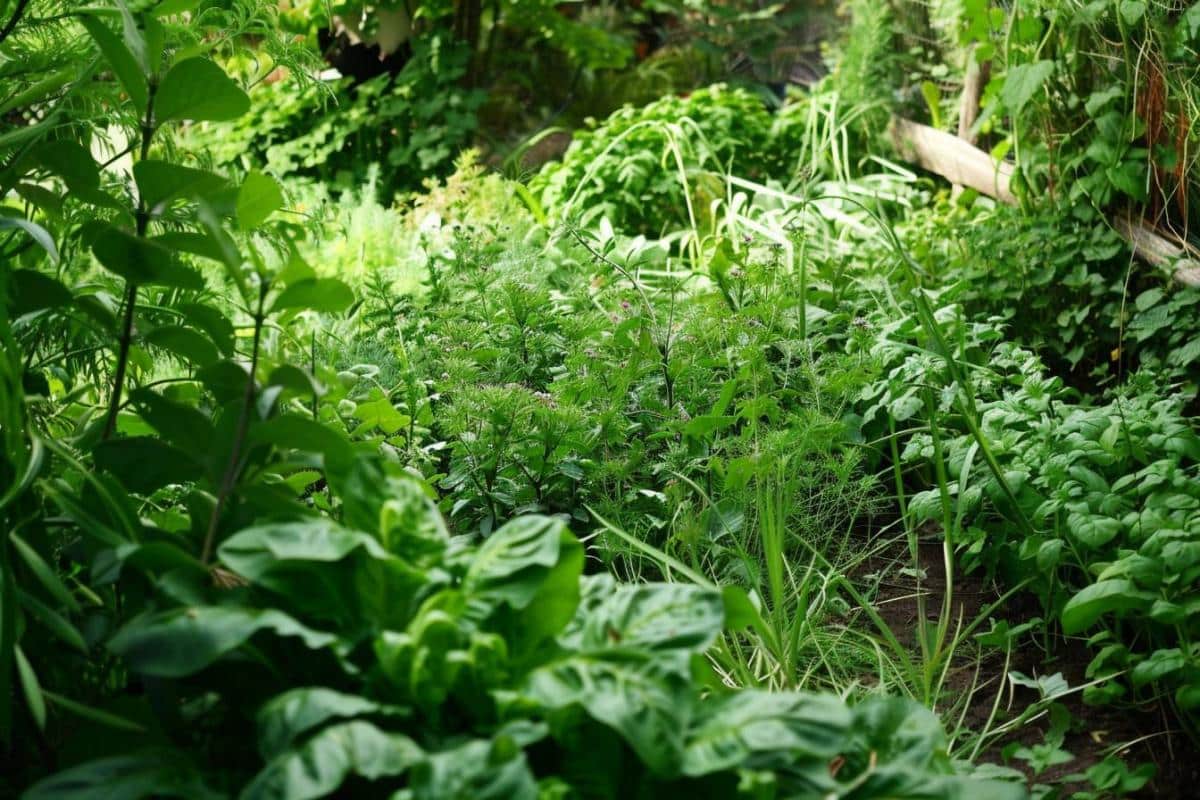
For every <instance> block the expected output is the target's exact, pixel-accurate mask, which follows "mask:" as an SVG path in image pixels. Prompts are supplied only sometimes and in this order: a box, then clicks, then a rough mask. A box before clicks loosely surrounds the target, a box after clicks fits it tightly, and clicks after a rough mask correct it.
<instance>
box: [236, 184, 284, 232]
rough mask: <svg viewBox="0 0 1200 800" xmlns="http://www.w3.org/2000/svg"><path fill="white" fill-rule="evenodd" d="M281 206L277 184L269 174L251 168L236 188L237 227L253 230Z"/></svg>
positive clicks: (281, 201) (281, 199) (280, 194)
mask: <svg viewBox="0 0 1200 800" xmlns="http://www.w3.org/2000/svg"><path fill="white" fill-rule="evenodd" d="M281 208H283V192H281V191H280V190H279V184H277V183H276V182H275V179H274V178H272V177H270V176H269V175H264V174H262V173H261V172H259V171H258V170H251V171H250V174H248V175H247V176H246V180H244V181H243V182H242V188H241V189H239V190H238V196H237V218H238V227H240V228H241V229H242V230H244V231H249V230H254V229H255V228H257V227H258V226H259V225H262V224H263V223H264V222H266V221H267V218H268V217H270V216H271V214H273V213H275V212H276V211H278V210H279V209H281Z"/></svg>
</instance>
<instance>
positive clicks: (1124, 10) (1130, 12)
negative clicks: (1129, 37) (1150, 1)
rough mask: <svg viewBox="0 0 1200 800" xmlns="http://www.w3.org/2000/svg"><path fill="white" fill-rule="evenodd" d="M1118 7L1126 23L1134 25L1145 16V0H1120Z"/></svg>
mask: <svg viewBox="0 0 1200 800" xmlns="http://www.w3.org/2000/svg"><path fill="white" fill-rule="evenodd" d="M1120 9H1121V18H1122V19H1124V20H1125V24H1126V25H1136V24H1138V22H1140V21H1141V19H1142V17H1144V16H1146V2H1145V0H1121V5H1120Z"/></svg>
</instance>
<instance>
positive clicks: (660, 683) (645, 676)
mask: <svg viewBox="0 0 1200 800" xmlns="http://www.w3.org/2000/svg"><path fill="white" fill-rule="evenodd" d="M688 663H689V661H688V659H687V658H686V657H684V658H680V657H679V654H673V653H660V654H650V653H646V652H638V651H629V650H623V651H618V652H614V653H608V654H603V653H598V654H585V653H580V654H578V655H572V656H568V657H566V658H562V659H559V660H557V661H554V662H551V663H549V664H546V665H545V666H542V667H540V668H538V669H536V670H534V671H533V672H532V673H530V675H529V677H528V679H527V681H526V683H525V686H524V689H523V692H522V694H523V695H524V696H525V697H527V698H528V699H530V700H532V701H534V702H537V703H539V704H540V705H542V706H543V707H545V708H547V709H561V708H568V707H574V706H577V707H580V708H582V709H584V710H585V711H586V712H587V714H588V715H590V716H591V717H592V718H593V719H595V720H596V721H597V722H600V723H603V724H604V725H607V726H609V727H611V728H612V729H614V730H615V731H617V732H618V733H620V734H621V736H622V737H623V738H624V739H625V741H626V742H627V743H628V744H629V746H630V747H632V748H633V750H634V752H636V753H637V754H638V756H639V757H640V758H641V759H642V761H643V762H644V763H645V764H646V766H647V767H648V768H649V769H650V770H651V771H653V772H654V773H656V774H658V775H660V776H664V777H670V776H674V775H676V774H678V773H679V770H680V767H681V763H682V762H681V759H682V755H683V749H684V732H685V731H686V730H687V729H688V727H689V725H690V723H691V719H692V716H693V714H694V708H693V703H694V700H693V694H692V688H691V684H690V676H689V675H688Z"/></svg>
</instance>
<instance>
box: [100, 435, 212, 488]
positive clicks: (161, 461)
mask: <svg viewBox="0 0 1200 800" xmlns="http://www.w3.org/2000/svg"><path fill="white" fill-rule="evenodd" d="M92 456H93V457H94V458H95V460H96V466H97V467H98V468H99V469H102V470H105V471H106V472H110V473H112V474H113V475H115V476H116V477H117V480H119V481H121V483H122V484H124V485H125V487H126V488H128V489H129V490H131V491H134V492H140V493H142V494H149V493H151V492H153V491H155V490H156V489H161V488H162V487H164V486H166V485H168V484H171V483H186V482H188V481H192V480H196V479H197V478H199V477H200V476H201V475H203V474H204V468H203V467H202V466H201V464H200V463H199V462H198V461H196V460H195V459H193V458H192V457H191V456H189V455H188V454H187V453H186V452H184V451H183V450H180V449H179V448H177V447H172V446H171V445H169V444H167V443H166V442H164V441H162V440H161V439H157V438H155V437H153V436H128V437H124V438H121V439H109V440H107V441H104V442H101V443H100V444H98V445H96V448H95V450H93V451H92Z"/></svg>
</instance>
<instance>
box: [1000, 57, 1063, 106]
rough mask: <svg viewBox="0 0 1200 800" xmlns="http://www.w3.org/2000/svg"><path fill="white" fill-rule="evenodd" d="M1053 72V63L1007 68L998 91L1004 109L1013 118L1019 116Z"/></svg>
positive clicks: (1040, 62)
mask: <svg viewBox="0 0 1200 800" xmlns="http://www.w3.org/2000/svg"><path fill="white" fill-rule="evenodd" d="M1053 72H1054V62H1053V61H1035V62H1034V63H1032V64H1018V65H1017V66H1015V67H1009V69H1008V73H1007V74H1006V75H1005V76H1004V88H1003V89H1001V90H1000V99H1001V100H1002V101H1003V103H1004V107H1005V108H1007V109H1008V110H1009V113H1011V114H1012V115H1013V116H1014V117H1015V116H1019V115H1020V113H1021V112H1022V111H1023V110H1024V109H1025V106H1026V105H1027V104H1028V103H1029V101H1030V100H1032V99H1033V96H1034V95H1035V94H1037V92H1038V90H1039V89H1041V88H1042V85H1043V84H1044V83H1045V82H1046V79H1047V78H1049V77H1050V75H1051V74H1052V73H1053Z"/></svg>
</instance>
